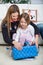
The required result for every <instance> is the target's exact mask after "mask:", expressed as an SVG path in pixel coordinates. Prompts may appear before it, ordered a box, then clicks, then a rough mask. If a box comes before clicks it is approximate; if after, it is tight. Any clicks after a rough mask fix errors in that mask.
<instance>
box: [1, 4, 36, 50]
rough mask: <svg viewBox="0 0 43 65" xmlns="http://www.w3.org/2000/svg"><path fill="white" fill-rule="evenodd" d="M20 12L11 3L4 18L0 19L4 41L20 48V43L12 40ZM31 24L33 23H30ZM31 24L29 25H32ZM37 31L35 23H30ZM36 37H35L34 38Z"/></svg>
mask: <svg viewBox="0 0 43 65" xmlns="http://www.w3.org/2000/svg"><path fill="white" fill-rule="evenodd" d="M19 19H20V12H19V8H18V6H17V5H11V6H10V7H9V9H8V11H7V14H6V16H5V18H4V19H3V21H2V34H3V38H4V40H5V42H6V43H8V44H9V45H13V46H14V47H16V48H17V49H21V47H22V46H21V44H20V43H19V44H18V43H17V42H16V41H14V40H12V35H13V33H16V30H17V28H18V25H19ZM32 24H33V23H32ZM32 24H31V25H32ZM32 26H33V27H34V28H35V30H36V31H37V27H36V26H35V24H33V25H32ZM36 39H37V38H36Z"/></svg>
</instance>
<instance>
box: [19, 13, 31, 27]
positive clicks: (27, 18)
mask: <svg viewBox="0 0 43 65" xmlns="http://www.w3.org/2000/svg"><path fill="white" fill-rule="evenodd" d="M21 18H24V19H25V21H26V22H27V25H29V24H30V17H29V15H28V14H27V13H22V14H21V15H20V20H21ZM19 27H20V24H19Z"/></svg>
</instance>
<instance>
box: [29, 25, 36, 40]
mask: <svg viewBox="0 0 43 65" xmlns="http://www.w3.org/2000/svg"><path fill="white" fill-rule="evenodd" d="M34 33H35V30H34V28H33V27H32V26H31V25H30V34H31V36H32V39H31V41H34V40H35V34H34Z"/></svg>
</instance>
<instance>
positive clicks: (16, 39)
mask: <svg viewBox="0 0 43 65" xmlns="http://www.w3.org/2000/svg"><path fill="white" fill-rule="evenodd" d="M19 38H20V29H17V32H16V36H15V33H14V35H13V39H14V40H15V41H17V42H18V41H19Z"/></svg>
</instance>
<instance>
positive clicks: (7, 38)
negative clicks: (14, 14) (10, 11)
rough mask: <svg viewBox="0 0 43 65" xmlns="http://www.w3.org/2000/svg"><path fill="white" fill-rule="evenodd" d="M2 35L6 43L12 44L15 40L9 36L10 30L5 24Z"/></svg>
mask: <svg viewBox="0 0 43 65" xmlns="http://www.w3.org/2000/svg"><path fill="white" fill-rule="evenodd" d="M2 35H3V39H4V41H5V42H6V43H8V44H11V45H12V41H13V40H12V39H11V38H10V37H9V36H8V30H7V26H6V25H5V24H3V25H2Z"/></svg>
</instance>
